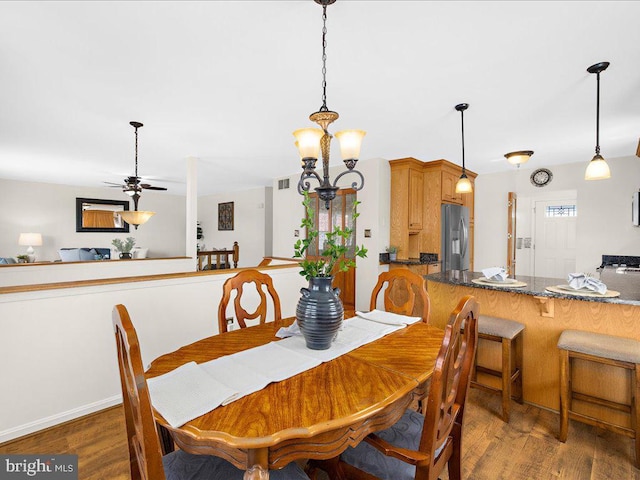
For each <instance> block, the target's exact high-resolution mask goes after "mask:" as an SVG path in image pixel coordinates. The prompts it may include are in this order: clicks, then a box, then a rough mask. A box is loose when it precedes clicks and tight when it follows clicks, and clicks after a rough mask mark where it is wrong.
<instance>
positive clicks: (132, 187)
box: [104, 122, 166, 210]
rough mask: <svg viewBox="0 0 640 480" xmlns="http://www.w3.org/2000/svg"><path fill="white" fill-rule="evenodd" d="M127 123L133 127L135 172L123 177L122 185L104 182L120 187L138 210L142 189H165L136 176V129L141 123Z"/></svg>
mask: <svg viewBox="0 0 640 480" xmlns="http://www.w3.org/2000/svg"><path fill="white" fill-rule="evenodd" d="M129 124H130V125H131V126H132V127H133V128H135V135H136V166H135V174H134V175H133V176H130V177H127V178H125V179H124V185H122V184H119V183H113V182H104V183H106V184H109V185H110V186H112V187H119V188H122V191H123V192H124V193H126V194H127V195H129V196H130V197H132V198H133V204H134V207H135V210H138V199H139V198H140V193H142V190H143V189H144V190H166V188H165V187H154V186H153V185H149V184H148V183H141V178H140V177H139V176H138V129H139V128H140V127H142V126H143V125H142V123H140V122H129Z"/></svg>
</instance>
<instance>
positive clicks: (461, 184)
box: [456, 174, 473, 193]
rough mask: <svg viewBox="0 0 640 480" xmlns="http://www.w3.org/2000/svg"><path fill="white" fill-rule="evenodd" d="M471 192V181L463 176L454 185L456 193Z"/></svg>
mask: <svg viewBox="0 0 640 480" xmlns="http://www.w3.org/2000/svg"><path fill="white" fill-rule="evenodd" d="M472 191H473V186H472V185H471V181H470V180H469V179H468V178H467V176H466V175H465V174H463V175H462V176H461V177H460V179H459V180H458V183H456V193H471V192H472Z"/></svg>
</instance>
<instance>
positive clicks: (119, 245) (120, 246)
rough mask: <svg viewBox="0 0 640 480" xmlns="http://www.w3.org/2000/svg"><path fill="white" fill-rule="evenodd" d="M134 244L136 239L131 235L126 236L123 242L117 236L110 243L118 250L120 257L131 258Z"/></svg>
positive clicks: (122, 258)
mask: <svg viewBox="0 0 640 480" xmlns="http://www.w3.org/2000/svg"><path fill="white" fill-rule="evenodd" d="M135 244H136V239H135V238H133V237H127V238H126V240H125V241H124V242H123V241H122V240H120V239H119V238H114V239H113V240H112V241H111V245H113V246H114V247H115V248H116V250H117V251H118V252H120V259H121V260H124V259H127V260H131V249H132V248H133V246H134V245H135Z"/></svg>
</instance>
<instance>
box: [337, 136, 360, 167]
mask: <svg viewBox="0 0 640 480" xmlns="http://www.w3.org/2000/svg"><path fill="white" fill-rule="evenodd" d="M366 134H367V132H365V131H364V130H342V131H340V132H336V138H337V139H338V142H340V153H341V154H342V159H343V160H357V159H358V158H360V147H362V139H363V138H364V136H365V135H366Z"/></svg>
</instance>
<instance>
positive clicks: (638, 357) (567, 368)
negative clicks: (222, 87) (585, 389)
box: [558, 330, 640, 468]
mask: <svg viewBox="0 0 640 480" xmlns="http://www.w3.org/2000/svg"><path fill="white" fill-rule="evenodd" d="M558 348H559V349H560V436H559V440H560V441H561V442H564V441H566V440H567V434H568V431H569V419H570V418H572V419H574V420H578V421H580V422H583V423H586V424H589V425H593V426H596V427H601V428H605V429H607V430H611V431H613V432H616V433H621V434H623V435H626V436H628V437H631V438H635V457H636V458H635V466H636V467H638V468H640V435H638V425H640V408H639V405H638V403H639V402H640V384H639V383H638V376H639V375H640V342H638V341H637V340H633V339H631V338H622V337H614V336H612V335H603V334H601V333H591V332H582V331H578V330H565V331H564V332H562V334H561V335H560V339H559V340H558ZM574 359H580V360H586V361H589V362H595V363H599V364H603V365H609V366H613V367H619V368H624V369H626V370H628V376H629V377H630V382H629V383H630V386H631V388H630V392H631V395H630V400H629V403H619V402H614V401H611V400H608V399H605V398H601V397H597V396H594V395H588V394H585V393H578V392H574V391H573V388H572V372H571V369H572V360H574ZM574 399H575V400H579V401H582V402H587V403H591V404H595V405H599V406H601V407H608V408H611V409H614V410H617V411H620V412H624V413H626V414H628V415H629V417H630V421H629V423H630V425H631V426H630V427H626V426H621V425H616V424H613V423H610V422H607V421H604V420H600V419H597V418H594V417H592V416H589V415H585V414H582V413H578V412H576V411H574V410H573V409H572V406H573V405H572V401H573V400H574Z"/></svg>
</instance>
